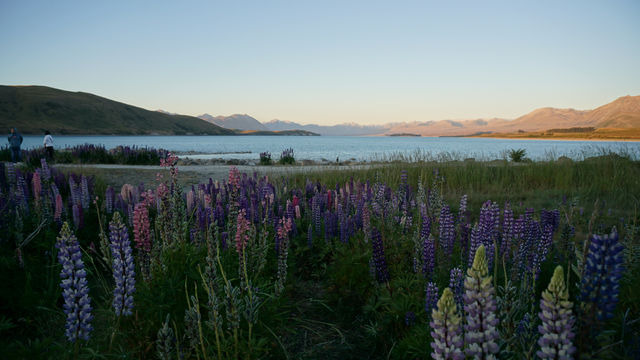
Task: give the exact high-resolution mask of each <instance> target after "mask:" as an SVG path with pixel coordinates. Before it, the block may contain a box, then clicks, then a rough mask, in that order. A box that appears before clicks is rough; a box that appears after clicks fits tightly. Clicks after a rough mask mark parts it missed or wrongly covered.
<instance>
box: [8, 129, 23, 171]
mask: <svg viewBox="0 0 640 360" xmlns="http://www.w3.org/2000/svg"><path fill="white" fill-rule="evenodd" d="M7 139H8V140H9V148H10V149H11V162H13V163H17V162H19V161H20V145H22V135H20V133H19V132H18V130H17V129H16V128H14V127H12V128H11V134H9V137H8V138H7Z"/></svg>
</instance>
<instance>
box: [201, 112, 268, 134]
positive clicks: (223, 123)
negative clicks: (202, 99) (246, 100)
mask: <svg viewBox="0 0 640 360" xmlns="http://www.w3.org/2000/svg"><path fill="white" fill-rule="evenodd" d="M198 118H200V119H202V120H205V121H208V122H210V123H212V124H216V125H218V126H220V127H223V128H225V129H236V130H262V131H267V130H270V129H267V127H266V126H264V125H263V124H262V123H261V122H259V121H258V120H256V119H254V118H253V117H251V116H249V115H247V114H234V115H231V116H211V115H209V114H202V115H200V116H198Z"/></svg>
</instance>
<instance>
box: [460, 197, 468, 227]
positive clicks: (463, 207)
mask: <svg viewBox="0 0 640 360" xmlns="http://www.w3.org/2000/svg"><path fill="white" fill-rule="evenodd" d="M467 203H468V197H467V194H464V195H462V197H461V198H460V208H459V209H458V222H466V218H467Z"/></svg>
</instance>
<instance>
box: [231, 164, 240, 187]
mask: <svg viewBox="0 0 640 360" xmlns="http://www.w3.org/2000/svg"><path fill="white" fill-rule="evenodd" d="M229 185H231V188H232V189H234V190H235V189H238V188H240V171H239V170H238V168H237V167H235V166H232V167H231V168H229Z"/></svg>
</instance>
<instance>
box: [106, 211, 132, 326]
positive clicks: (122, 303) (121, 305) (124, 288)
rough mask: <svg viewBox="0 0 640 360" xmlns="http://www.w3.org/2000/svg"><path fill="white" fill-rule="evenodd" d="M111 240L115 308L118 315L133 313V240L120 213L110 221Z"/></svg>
mask: <svg viewBox="0 0 640 360" xmlns="http://www.w3.org/2000/svg"><path fill="white" fill-rule="evenodd" d="M109 240H110V241H111V254H112V257H113V279H114V280H115V283H116V286H115V288H114V289H113V309H114V311H115V313H116V316H120V315H124V316H127V315H131V314H132V311H131V310H132V309H133V293H134V292H135V291H136V287H135V286H136V280H135V276H136V273H135V265H134V263H133V255H132V251H131V242H130V241H129V233H128V231H127V227H126V226H125V225H124V224H123V223H122V218H121V216H120V213H118V212H116V213H115V214H113V220H111V222H110V223H109Z"/></svg>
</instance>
